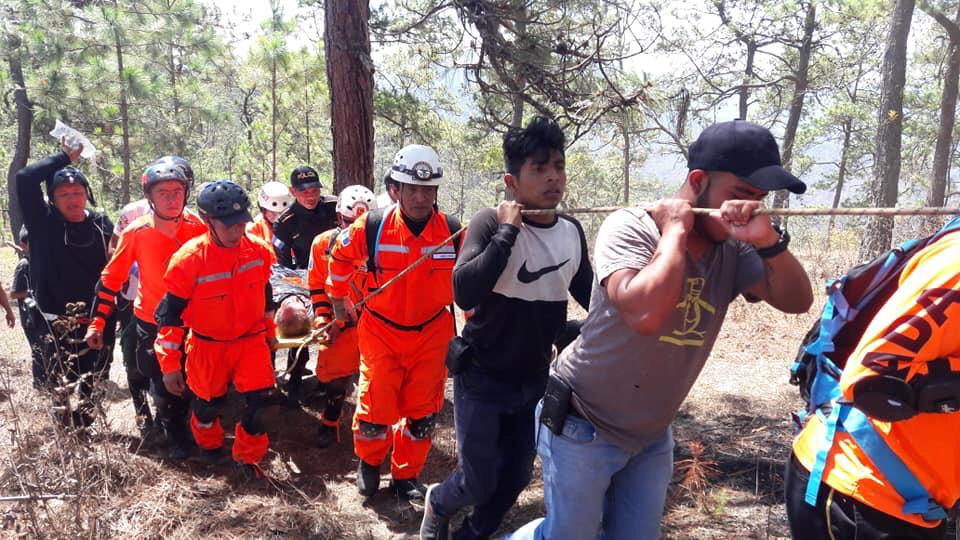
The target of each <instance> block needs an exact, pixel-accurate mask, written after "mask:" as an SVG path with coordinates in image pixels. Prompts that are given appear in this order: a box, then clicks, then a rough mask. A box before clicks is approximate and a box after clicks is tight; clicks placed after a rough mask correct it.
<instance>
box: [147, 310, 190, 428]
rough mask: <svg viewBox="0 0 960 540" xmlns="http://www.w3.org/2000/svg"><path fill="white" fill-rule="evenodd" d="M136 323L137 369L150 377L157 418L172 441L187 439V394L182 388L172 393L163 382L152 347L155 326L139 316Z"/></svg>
mask: <svg viewBox="0 0 960 540" xmlns="http://www.w3.org/2000/svg"><path fill="white" fill-rule="evenodd" d="M136 324H137V370H138V371H139V372H140V373H141V374H142V375H143V376H144V377H146V378H147V379H148V380H149V381H150V394H151V395H152V396H153V405H154V407H156V410H157V420H159V421H160V425H162V426H163V430H164V431H165V432H166V434H167V437H168V438H169V439H170V440H171V441H173V442H175V443H183V442H185V441H187V440H189V438H190V435H189V430H188V429H187V415H188V414H189V412H190V396H189V394H188V393H187V392H184V394H183V395H182V396H175V395H173V394H171V393H170V392H168V391H167V387H166V386H164V385H163V372H161V371H160V363H159V362H158V361H157V353H155V352H154V350H153V342H154V341H156V339H157V326H156V325H155V324H150V323H148V322H146V321H143V320H141V319H136Z"/></svg>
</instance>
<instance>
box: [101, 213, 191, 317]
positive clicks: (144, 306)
mask: <svg viewBox="0 0 960 540" xmlns="http://www.w3.org/2000/svg"><path fill="white" fill-rule="evenodd" d="M154 219H155V218H154V215H153V213H152V212H151V213H149V214H146V215H143V216H140V217H139V218H137V219H136V220H134V221H133V222H131V223H130V225H128V226H127V228H126V229H125V230H124V232H123V234H122V235H121V236H120V242H119V243H118V244H117V249H116V250H115V251H114V252H113V256H112V257H111V258H110V261H109V262H108V263H107V266H105V267H104V269H103V272H102V273H101V274H100V289H99V290H98V291H97V309H96V311H95V313H94V314H93V317H94V318H93V321H92V322H91V323H90V326H91V327H93V328H96V329H97V330H99V331H100V332H103V330H104V328H105V326H106V321H107V319H109V318H110V315H111V314H112V313H113V311H114V309H115V308H116V297H117V294H118V291H120V289H121V287H123V284H124V282H126V281H127V278H128V277H129V275H130V268H131V267H132V266H133V264H134V263H136V264H137V265H138V267H139V272H140V286H139V288H138V289H137V299H136V300H135V301H134V304H133V313H134V315H135V316H136V317H137V318H138V319H140V320H141V321H145V322H148V323H151V324H156V320H155V319H154V316H153V314H154V312H155V311H156V310H157V305H158V304H159V303H160V299H161V298H162V297H163V294H164V292H166V287H164V284H163V274H164V273H165V272H166V271H167V264H168V263H169V262H170V258H171V257H172V256H173V254H174V253H175V252H176V251H177V250H178V249H180V247H181V246H183V245H184V244H185V243H186V242H187V241H188V240H190V239H191V238H194V237H197V236H200V235H201V234H203V233H205V232H206V231H207V226H206V224H204V223H203V221H201V219H200V218H199V217H197V216H196V215H194V214H192V213H189V212H187V211H185V212H184V213H183V218H182V219H181V220H180V225H179V226H178V227H177V230H176V232H175V233H174V235H173V236H172V237H170V236H167V235H165V234H163V233H161V232H160V231H158V230H157V229H156V227H155V226H154Z"/></svg>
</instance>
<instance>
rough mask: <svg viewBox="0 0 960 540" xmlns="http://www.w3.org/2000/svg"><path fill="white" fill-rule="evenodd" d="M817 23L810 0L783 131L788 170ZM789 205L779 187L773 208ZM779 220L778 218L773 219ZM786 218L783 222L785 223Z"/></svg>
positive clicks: (784, 193)
mask: <svg viewBox="0 0 960 540" xmlns="http://www.w3.org/2000/svg"><path fill="white" fill-rule="evenodd" d="M816 23H817V7H816V2H814V1H813V0H810V3H809V4H808V5H807V14H806V16H805V17H804V20H803V41H802V42H801V44H800V48H799V50H798V52H799V54H798V57H797V69H796V71H794V74H793V75H794V83H793V99H792V100H791V101H790V113H789V115H788V116H787V126H786V128H785V129H784V131H783V166H784V168H785V169H787V170H788V171H791V170H792V165H793V146H794V142H795V141H796V140H797V129H798V128H799V127H800V116H801V115H802V114H803V101H804V98H805V97H806V95H807V85H808V79H809V74H810V56H811V54H812V52H813V32H814V30H815V29H816ZM789 206H790V192H789V191H787V190H785V189H781V190H779V191H777V192H776V193H775V194H774V196H773V207H774V208H787V207H789ZM775 221H777V222H779V221H780V220H779V219H777V220H775ZM786 221H787V220H786V218H783V223H784V225H786Z"/></svg>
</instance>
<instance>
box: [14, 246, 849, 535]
mask: <svg viewBox="0 0 960 540" xmlns="http://www.w3.org/2000/svg"><path fill="white" fill-rule="evenodd" d="M839 259H840V257H839V256H837V254H836V253H832V254H831V253H815V254H813V255H810V256H805V257H804V263H805V265H806V266H807V268H808V270H809V271H810V272H811V278H812V279H813V280H814V283H815V288H816V289H817V301H816V303H815V305H814V307H813V309H812V310H811V311H810V313H808V314H806V315H802V316H792V315H784V314H781V313H779V312H777V311H775V310H773V309H772V308H769V307H768V306H766V305H749V304H747V303H745V302H743V301H742V300H738V301H737V302H736V303H735V304H733V305H732V306H731V307H730V310H729V313H728V316H727V321H726V323H725V325H724V328H723V331H722V333H721V335H720V338H719V339H718V341H717V345H716V347H715V349H714V352H713V354H712V356H711V358H710V360H709V361H708V363H707V366H706V368H705V369H704V371H703V373H702V375H701V376H700V379H699V381H698V382H697V384H696V385H695V386H694V388H693V390H692V391H691V392H690V396H689V398H688V399H687V401H686V403H685V404H684V405H683V407H682V409H681V411H680V413H679V415H678V416H677V419H676V422H675V427H674V429H675V437H676V441H677V450H676V467H675V475H674V476H675V477H674V483H673V485H672V486H671V489H670V496H669V503H668V508H667V511H666V515H665V517H664V521H663V523H664V529H663V534H664V537H665V538H677V539H681V538H682V539H687V538H690V539H693V538H711V539H712V538H738V539H740V538H785V537H789V529H788V527H787V522H786V516H785V513H784V508H783V474H782V470H783V463H784V459H785V457H786V456H787V455H788V452H789V445H790V440H791V437H792V430H791V424H790V420H789V417H790V412H791V411H792V410H794V409H796V408H798V407H799V406H800V399H799V397H798V394H797V390H796V388H795V387H793V386H790V385H789V384H788V383H787V379H788V373H787V371H788V368H789V366H790V363H791V362H792V360H793V357H794V355H795V353H796V349H797V346H798V344H799V343H800V341H801V339H802V338H803V335H804V333H805V332H806V330H807V328H808V327H809V325H810V324H811V323H812V321H813V320H814V319H815V318H816V317H817V314H818V313H819V310H820V308H821V306H822V301H823V298H822V291H820V289H821V287H820V286H819V284H820V283H822V282H823V279H824V278H825V277H827V276H829V275H833V274H835V273H837V272H838V271H840V270H842V269H843V268H846V267H847V266H848V264H849V261H846V260H839ZM15 262H16V260H15V258H14V257H13V255H12V253H11V252H9V251H8V250H4V251H3V252H2V254H0V276H4V277H7V276H12V273H13V266H14V264H15ZM2 281H3V283H4V285H7V284H8V283H9V281H8V280H7V279H3V280H2ZM279 356H280V355H279V354H278V358H279ZM283 361H284V360H283V359H280V360H279V361H278V364H282V363H283ZM30 377H31V376H30V369H29V354H28V348H27V344H26V340H25V339H24V337H23V335H22V333H21V332H20V330H19V328H15V329H13V330H7V329H4V330H2V331H0V429H2V433H0V536H2V537H28V538H36V537H45V538H79V537H86V538H134V537H135V538H200V537H203V538H241V537H242V538H273V537H277V538H280V537H283V538H364V539H365V538H375V539H380V538H414V537H415V535H416V533H417V530H418V527H419V523H420V517H421V513H420V509H418V508H416V507H414V506H411V505H410V504H408V503H405V502H402V501H400V500H399V499H398V498H397V497H396V496H395V495H393V494H392V493H390V492H389V491H388V490H387V489H386V485H387V483H388V480H389V479H388V472H387V471H386V467H384V469H385V471H384V477H383V481H382V483H381V485H382V489H381V491H380V492H379V493H378V494H376V495H375V496H373V497H371V498H370V499H367V500H364V499H363V498H362V497H361V496H360V495H358V494H357V492H356V489H355V487H354V481H355V477H356V473H355V471H356V466H357V460H356V458H355V457H354V455H353V452H352V449H351V445H350V433H349V430H348V428H347V426H344V427H343V428H342V429H341V433H342V435H343V439H344V440H343V442H341V443H340V444H338V445H335V446H333V447H331V448H327V449H323V450H320V449H317V448H316V447H315V446H314V443H313V440H314V436H315V431H316V426H317V418H318V414H319V413H318V410H316V408H314V407H313V406H311V405H309V404H308V405H307V406H306V407H305V408H304V409H303V410H294V409H289V408H283V407H276V408H273V409H271V411H270V413H269V417H268V420H267V421H268V425H269V426H270V431H269V435H270V439H271V443H270V452H269V454H268V457H267V459H266V461H265V463H264V469H265V471H266V474H267V476H268V478H269V480H267V481H264V482H262V483H260V484H259V485H248V484H244V483H242V482H240V481H239V478H238V476H237V475H236V473H235V471H234V470H233V469H232V468H231V467H229V466H224V467H216V468H209V467H204V466H201V465H197V464H193V463H190V462H187V463H175V462H171V461H170V460H168V459H167V458H166V453H165V451H164V450H163V449H162V448H153V447H150V446H148V445H144V444H143V443H142V441H141V440H140V439H139V437H138V436H137V431H136V429H135V426H134V422H133V414H132V407H131V405H130V401H129V397H128V394H127V390H126V383H125V377H124V376H123V366H122V361H121V360H120V357H119V353H118V354H117V355H116V359H115V361H114V363H113V366H112V370H111V374H110V381H108V382H106V383H105V384H103V385H102V390H103V393H104V400H103V414H102V415H101V416H100V418H98V421H97V423H96V425H95V427H94V428H92V429H91V430H90V433H89V434H88V435H86V436H84V437H77V436H74V435H70V434H67V433H64V432H63V430H61V429H58V428H57V427H55V423H54V421H53V420H52V418H51V417H50V416H49V414H48V413H47V405H48V402H47V400H46V398H44V397H42V396H41V395H40V394H38V393H37V392H36V391H34V390H33V389H32V388H31V384H30ZM451 399H452V393H451V392H450V384H449V381H448V385H447V403H446V404H445V405H444V409H443V413H442V415H441V420H440V422H439V429H438V433H437V435H436V438H435V444H434V448H433V450H432V451H431V454H430V457H429V459H428V462H427V467H426V469H425V471H424V473H423V475H422V477H421V480H423V481H424V482H426V483H430V482H436V481H439V480H441V479H443V478H444V477H445V476H446V475H447V474H448V473H449V472H450V471H451V470H452V469H453V467H454V465H455V463H456V451H455V447H454V446H455V444H454V436H453V418H452V412H451V410H452V404H451V403H450V400H451ZM240 406H241V403H240V400H239V399H238V398H237V396H235V395H234V396H232V397H231V399H230V405H229V406H228V411H227V414H226V416H225V418H224V425H225V427H226V429H227V432H228V444H229V442H230V436H229V433H231V432H232V426H233V424H234V422H236V419H237V412H238V411H239V410H240ZM352 412H353V400H352V399H351V400H350V402H349V404H348V407H347V410H346V411H345V415H346V416H345V417H346V418H349V417H350V415H351V414H352ZM691 463H693V464H694V465H693V466H692V467H691ZM537 467H538V470H537V472H536V473H535V477H534V480H533V482H531V484H530V486H529V487H528V488H527V490H526V491H525V492H524V493H523V494H522V495H521V497H520V500H519V502H518V503H517V504H516V505H515V507H514V508H513V509H512V510H511V511H510V513H509V514H508V516H507V518H506V520H505V522H504V524H503V527H502V529H501V532H502V533H506V532H509V531H511V530H513V529H515V528H517V527H519V526H520V525H522V524H524V523H526V522H527V521H529V520H531V519H533V518H536V517H539V516H542V515H543V512H544V508H543V504H542V493H543V484H542V481H541V479H540V473H539V463H538V464H537ZM25 494H30V495H38V494H43V495H67V497H65V498H51V499H47V500H40V501H36V500H34V501H30V502H18V501H11V500H4V499H3V497H10V496H20V495H25ZM71 495H73V496H74V497H70V496H71ZM458 520H459V518H458ZM455 523H456V521H455Z"/></svg>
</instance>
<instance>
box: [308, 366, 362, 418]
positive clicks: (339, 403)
mask: <svg viewBox="0 0 960 540" xmlns="http://www.w3.org/2000/svg"><path fill="white" fill-rule="evenodd" d="M356 379H357V376H356V375H347V376H346V377H340V378H339V379H333V380H332V381H327V382H321V383H319V384H318V385H317V394H318V396H319V397H320V399H321V403H322V404H323V413H322V414H321V415H320V420H321V421H322V422H323V423H324V424H327V425H333V424H336V423H338V422H340V414H341V413H342V412H343V402H344V401H345V400H346V399H347V390H349V389H350V387H351V386H353V384H354V382H355V381H356Z"/></svg>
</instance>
